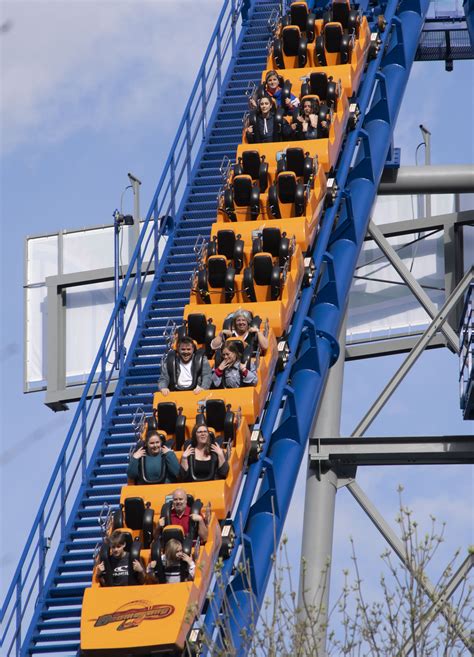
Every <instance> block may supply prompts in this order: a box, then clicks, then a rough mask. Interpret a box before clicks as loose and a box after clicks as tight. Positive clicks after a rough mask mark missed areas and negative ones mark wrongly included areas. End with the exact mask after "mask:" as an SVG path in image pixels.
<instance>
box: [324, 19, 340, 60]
mask: <svg viewBox="0 0 474 657" xmlns="http://www.w3.org/2000/svg"><path fill="white" fill-rule="evenodd" d="M342 35H343V30H342V25H341V24H340V23H327V25H325V27H324V46H325V48H326V50H327V51H328V52H330V53H336V52H339V51H340V50H341V41H342Z"/></svg>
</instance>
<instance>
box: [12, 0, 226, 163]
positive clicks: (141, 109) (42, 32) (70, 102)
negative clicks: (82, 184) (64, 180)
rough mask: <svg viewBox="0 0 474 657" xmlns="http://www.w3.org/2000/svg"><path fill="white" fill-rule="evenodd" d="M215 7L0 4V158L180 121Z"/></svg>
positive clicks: (211, 3) (213, 0)
mask: <svg viewBox="0 0 474 657" xmlns="http://www.w3.org/2000/svg"><path fill="white" fill-rule="evenodd" d="M219 5H220V3H219V0H208V1H207V2H205V3H204V6H205V8H206V11H203V3H199V5H197V4H195V3H189V2H186V1H185V0H184V1H183V0H181V1H175V2H171V1H169V0H164V1H162V2H135V3H131V2H115V1H113V0H109V1H107V0H105V1H104V0H102V1H100V2H97V1H95V0H93V1H92V0H91V1H90V2H74V1H73V2H68V3H60V2H31V1H29V2H22V3H11V2H7V3H4V4H3V7H2V10H3V15H2V20H6V19H8V20H9V21H11V29H10V31H9V32H7V33H6V34H5V35H4V36H3V37H2V40H1V47H2V71H1V74H2V133H3V138H2V142H3V143H2V150H4V151H7V152H8V151H11V150H13V149H15V148H16V147H17V146H19V145H21V144H25V143H29V144H30V143H31V142H32V145H35V144H36V143H39V144H41V143H44V142H45V141H46V142H48V141H57V140H61V139H64V138H66V137H68V136H69V135H72V134H74V133H76V132H77V131H79V130H81V129H82V128H88V129H93V130H95V131H107V130H109V129H110V128H111V127H116V126H127V125H128V126H131V125H133V122H134V121H136V122H138V121H143V120H145V119H155V120H156V123H157V124H159V121H160V120H162V121H163V122H164V119H165V117H166V113H168V114H169V113H172V114H173V115H175V114H176V113H177V114H178V115H181V113H182V110H183V109H184V106H185V104H186V101H187V93H188V91H187V89H188V88H189V87H190V86H191V82H192V80H193V79H194V76H195V74H196V72H197V69H198V66H199V64H200V60H201V56H202V55H201V53H203V51H204V48H205V45H206V44H207V42H208V40H209V36H210V33H211V25H212V24H213V15H214V14H215V13H216V9H217V8H218V6H219ZM179 14H182V16H183V20H182V22H181V26H180V28H181V32H179V31H178V30H177V28H176V25H177V21H176V16H177V15H179ZM210 16H211V17H212V20H210ZM197 54H199V56H197ZM172 81H173V83H174V85H173V84H172ZM184 82H186V85H185V86H184V88H185V89H186V92H183V91H182V88H183V87H182V85H183V83H184ZM170 87H171V91H170ZM180 94H181V98H180V100H179V103H177V100H178V98H179V95H180ZM163 127H164V128H166V124H165V123H163Z"/></svg>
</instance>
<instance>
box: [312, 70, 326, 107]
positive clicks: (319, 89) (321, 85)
mask: <svg viewBox="0 0 474 657" xmlns="http://www.w3.org/2000/svg"><path fill="white" fill-rule="evenodd" d="M309 88H310V90H311V93H312V94H316V96H319V97H320V99H321V100H325V99H326V94H327V88H328V76H327V75H326V73H319V72H318V73H311V75H310V76H309Z"/></svg>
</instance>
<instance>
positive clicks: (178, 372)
mask: <svg viewBox="0 0 474 657" xmlns="http://www.w3.org/2000/svg"><path fill="white" fill-rule="evenodd" d="M211 376H212V372H211V366H210V365H209V361H208V360H207V358H206V356H205V355H204V353H203V351H202V350H200V349H196V345H195V344H194V342H193V340H192V339H191V338H189V337H184V338H181V340H180V341H179V342H178V347H177V349H176V351H175V350H174V349H170V351H169V352H168V353H167V354H166V356H165V358H164V359H163V362H162V365H161V374H160V378H159V380H158V390H159V391H160V392H161V394H162V395H164V396H165V397H166V396H167V395H169V393H170V392H171V391H175V390H193V391H194V394H196V395H197V394H199V393H200V392H201V391H202V390H208V389H209V388H210V387H211Z"/></svg>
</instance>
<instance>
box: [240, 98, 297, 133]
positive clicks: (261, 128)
mask: <svg viewBox="0 0 474 657" xmlns="http://www.w3.org/2000/svg"><path fill="white" fill-rule="evenodd" d="M245 134H246V136H247V141H248V143H249V144H264V143H268V142H274V141H285V140H287V139H291V138H292V134H293V131H292V129H291V127H290V124H289V123H288V122H287V121H286V120H285V119H284V118H283V117H277V114H276V110H275V105H274V103H273V100H271V98H269V96H262V97H261V98H259V100H258V109H257V112H256V115H255V119H254V121H253V125H250V126H249V127H248V128H247V130H246V131H245Z"/></svg>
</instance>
